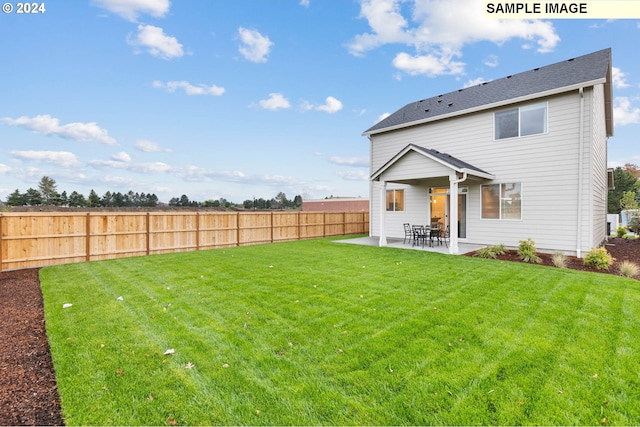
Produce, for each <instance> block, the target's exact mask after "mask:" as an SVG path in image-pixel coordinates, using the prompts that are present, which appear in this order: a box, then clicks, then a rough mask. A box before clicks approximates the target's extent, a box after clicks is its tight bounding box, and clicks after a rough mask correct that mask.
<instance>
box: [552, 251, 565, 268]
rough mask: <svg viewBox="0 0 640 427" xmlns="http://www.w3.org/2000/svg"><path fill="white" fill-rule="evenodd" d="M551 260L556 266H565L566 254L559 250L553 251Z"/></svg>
mask: <svg viewBox="0 0 640 427" xmlns="http://www.w3.org/2000/svg"><path fill="white" fill-rule="evenodd" d="M551 260H552V261H553V265H555V266H556V267H558V268H567V256H566V255H565V254H564V253H562V252H560V251H557V252H554V253H553V256H552V257H551Z"/></svg>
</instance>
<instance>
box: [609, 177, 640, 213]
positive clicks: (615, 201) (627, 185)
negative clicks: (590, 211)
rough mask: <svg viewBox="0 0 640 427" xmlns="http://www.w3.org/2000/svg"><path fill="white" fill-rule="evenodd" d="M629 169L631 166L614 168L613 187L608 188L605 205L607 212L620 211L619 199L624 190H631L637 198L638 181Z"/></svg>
mask: <svg viewBox="0 0 640 427" xmlns="http://www.w3.org/2000/svg"><path fill="white" fill-rule="evenodd" d="M625 166H626V165H625ZM630 170H631V168H627V169H623V168H621V167H617V168H615V169H614V171H613V182H614V185H615V189H613V190H609V202H608V207H607V210H608V213H612V214H619V213H620V211H621V210H622V208H621V207H620V201H621V200H622V196H623V194H624V193H625V192H627V191H632V192H634V194H636V196H635V197H636V198H638V193H639V192H640V181H638V178H636V177H635V176H634V175H633V173H632V172H630Z"/></svg>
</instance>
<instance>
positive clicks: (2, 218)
mask: <svg viewBox="0 0 640 427" xmlns="http://www.w3.org/2000/svg"><path fill="white" fill-rule="evenodd" d="M3 221H4V217H3V216H2V214H1V213H0V271H2V222H3Z"/></svg>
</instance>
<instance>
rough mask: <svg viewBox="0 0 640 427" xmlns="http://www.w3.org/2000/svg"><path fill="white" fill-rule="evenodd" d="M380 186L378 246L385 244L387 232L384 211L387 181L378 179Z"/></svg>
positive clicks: (385, 211) (385, 207) (385, 208)
mask: <svg viewBox="0 0 640 427" xmlns="http://www.w3.org/2000/svg"><path fill="white" fill-rule="evenodd" d="M378 184H379V186H380V212H379V214H380V227H379V229H380V242H379V243H378V246H387V233H386V230H385V223H386V218H385V217H386V213H387V182H386V181H379V183H378Z"/></svg>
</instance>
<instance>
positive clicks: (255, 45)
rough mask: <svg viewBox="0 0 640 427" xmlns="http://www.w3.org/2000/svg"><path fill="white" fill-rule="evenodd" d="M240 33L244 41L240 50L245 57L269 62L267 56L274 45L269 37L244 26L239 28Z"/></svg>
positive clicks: (254, 60) (241, 40) (250, 59)
mask: <svg viewBox="0 0 640 427" xmlns="http://www.w3.org/2000/svg"><path fill="white" fill-rule="evenodd" d="M238 35H239V36H240V42H241V43H242V44H241V45H240V47H239V48H238V50H239V51H240V53H241V54H242V56H244V57H245V59H247V60H249V61H251V62H267V56H268V55H269V52H270V51H271V46H273V42H272V41H271V40H269V37H267V36H263V35H262V34H260V33H259V32H258V31H256V30H249V29H247V28H243V27H240V28H238Z"/></svg>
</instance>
